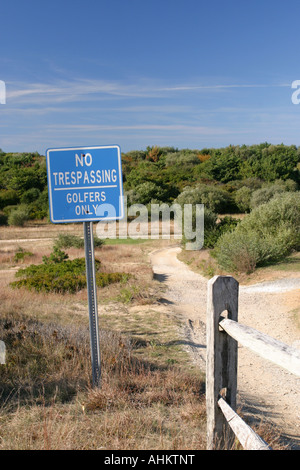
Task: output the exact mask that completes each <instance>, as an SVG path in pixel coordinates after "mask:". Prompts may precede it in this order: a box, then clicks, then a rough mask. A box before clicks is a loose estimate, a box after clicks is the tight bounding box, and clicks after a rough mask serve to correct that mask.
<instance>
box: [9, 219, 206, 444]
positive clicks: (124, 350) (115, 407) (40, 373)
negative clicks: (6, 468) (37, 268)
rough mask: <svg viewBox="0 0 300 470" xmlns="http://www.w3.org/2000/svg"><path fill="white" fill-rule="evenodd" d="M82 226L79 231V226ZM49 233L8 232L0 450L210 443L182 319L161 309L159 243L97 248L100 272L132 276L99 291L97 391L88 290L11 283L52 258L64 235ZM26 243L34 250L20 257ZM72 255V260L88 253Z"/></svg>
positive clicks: (200, 381) (76, 251)
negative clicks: (154, 260)
mask: <svg viewBox="0 0 300 470" xmlns="http://www.w3.org/2000/svg"><path fill="white" fill-rule="evenodd" d="M55 228H56V227H55ZM75 228H76V231H77V229H80V230H78V232H77V233H76V231H75V233H76V234H77V235H81V234H80V231H81V230H82V227H75ZM51 229H52V227H51V226H50V229H49V230H46V227H44V226H42V227H41V231H42V238H43V237H44V239H43V240H39V241H38V242H36V241H35V242H32V241H30V239H31V238H34V237H33V230H30V231H28V228H24V229H14V228H9V229H6V230H5V234H3V233H2V240H4V239H9V240H11V241H10V242H8V243H7V242H1V244H0V249H1V252H0V262H1V268H2V269H0V300H1V315H0V338H1V340H3V341H4V342H5V344H6V349H7V354H6V365H4V366H0V382H1V391H0V449H2V450H5V449H124V450H125V449H133V450H134V449H204V448H205V404H204V395H203V379H202V377H200V376H199V375H195V373H194V370H193V368H192V367H190V365H189V363H188V361H187V355H186V353H184V351H183V350H182V346H181V338H180V335H179V328H178V327H179V324H178V320H177V319H170V318H168V317H167V316H166V314H164V312H163V311H159V309H156V307H155V305H156V301H157V298H158V297H160V286H159V284H158V282H157V281H155V280H154V279H153V273H152V269H151V266H150V264H149V259H148V254H149V251H150V250H151V249H153V245H152V244H151V243H152V242H149V243H148V242H146V243H143V244H136V245H114V246H110V245H107V246H104V247H101V248H100V249H97V250H96V253H95V254H96V257H97V258H99V259H100V260H101V263H102V267H103V270H105V271H106V272H113V271H126V272H129V273H131V274H133V275H134V278H133V279H132V280H131V281H130V282H128V283H127V284H126V285H111V286H108V287H107V288H103V289H99V290H98V303H99V321H100V326H101V328H100V349H101V362H102V382H101V389H96V390H95V389H93V388H92V387H91V383H90V382H91V365H90V346H89V331H88V314H87V294H86V291H85V290H83V291H80V292H78V293H77V294H66V295H60V294H39V293H35V292H29V291H26V290H25V289H20V290H18V291H15V290H12V289H11V288H10V287H9V282H11V281H12V280H13V279H14V273H15V271H16V269H18V268H19V267H24V266H26V265H28V264H31V263H35V264H37V263H40V262H41V261H42V257H43V256H45V255H47V256H48V255H49V254H50V252H51V251H52V246H53V239H52V240H49V239H48V238H50V237H49V235H50V233H51V235H52V234H53V235H55V236H56V235H57V232H56V233H55V234H54V232H53V231H52V230H51ZM72 233H74V231H73V232H72ZM35 235H36V234H35ZM46 235H48V236H47V237H46ZM51 235H50V236H51ZM15 238H19V239H18V240H16V241H13V240H15ZM24 240H26V241H24ZM19 247H22V249H24V250H28V251H31V252H32V253H33V256H32V257H30V258H24V260H22V261H21V262H15V261H14V255H15V253H16V252H17V251H18V249H19ZM66 251H67V252H68V254H69V256H70V258H71V259H72V258H76V257H82V256H84V252H83V250H80V249H75V248H71V249H68V250H66ZM158 325H159V327H158ZM183 366H184V368H185V370H184V369H183V368H182V367H183Z"/></svg>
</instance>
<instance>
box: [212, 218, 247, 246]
mask: <svg viewBox="0 0 300 470" xmlns="http://www.w3.org/2000/svg"><path fill="white" fill-rule="evenodd" d="M239 222H240V220H239V219H234V218H233V217H229V216H226V217H224V218H223V219H221V221H220V222H219V223H215V224H214V226H211V227H209V228H208V230H206V231H204V248H214V246H215V245H216V243H217V241H218V239H219V238H220V237H221V236H222V235H223V234H224V233H226V232H232V231H233V230H234V229H235V227H236V226H237V225H238V223H239Z"/></svg>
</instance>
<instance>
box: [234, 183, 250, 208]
mask: <svg viewBox="0 0 300 470" xmlns="http://www.w3.org/2000/svg"><path fill="white" fill-rule="evenodd" d="M251 196H252V191H251V189H250V188H248V187H247V186H243V187H242V188H240V189H238V190H237V191H236V193H235V197H234V199H235V203H236V205H237V208H238V209H239V210H240V211H241V212H250V209H251Z"/></svg>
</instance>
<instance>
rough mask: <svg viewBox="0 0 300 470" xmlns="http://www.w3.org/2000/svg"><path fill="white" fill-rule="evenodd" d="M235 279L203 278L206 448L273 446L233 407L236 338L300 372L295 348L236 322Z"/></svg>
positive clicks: (299, 360) (299, 358) (264, 356)
mask: <svg viewBox="0 0 300 470" xmlns="http://www.w3.org/2000/svg"><path fill="white" fill-rule="evenodd" d="M238 293H239V284H238V282H237V281H236V280H235V279H234V278H233V277H231V276H215V277H213V278H212V279H210V281H209V282H208V299H207V300H208V304H207V361H206V407H207V449H208V450H213V449H230V448H232V445H233V444H234V442H235V440H236V438H238V440H239V442H240V443H241V445H242V447H243V448H244V449H245V450H272V449H271V447H270V446H269V445H268V444H267V443H266V442H265V441H264V440H263V439H261V437H259V436H258V435H257V434H256V433H255V432H254V431H253V430H252V429H251V427H249V426H248V425H247V424H246V423H245V422H244V421H243V420H242V419H241V418H240V417H239V416H238V414H237V413H236V394H237V360H238V354H237V353H238V343H240V344H241V345H242V346H245V347H247V348H248V349H250V350H251V351H253V352H254V353H256V354H258V355H259V356H261V357H263V358H264V359H266V360H269V361H271V362H273V363H275V364H276V365H278V366H280V367H283V368H284V369H286V370H288V371H289V372H291V373H293V374H295V375H297V376H300V351H299V350H298V349H296V348H293V347H290V346H288V345H286V344H284V343H282V342H280V341H277V340H275V339H274V338H271V337H270V336H268V335H266V334H264V333H261V332H259V331H257V330H255V329H253V328H250V327H248V326H244V325H242V324H240V323H238Z"/></svg>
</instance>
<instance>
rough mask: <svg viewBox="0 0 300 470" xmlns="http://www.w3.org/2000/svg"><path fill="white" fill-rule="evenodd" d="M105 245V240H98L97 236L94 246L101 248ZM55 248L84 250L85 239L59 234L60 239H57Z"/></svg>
mask: <svg viewBox="0 0 300 470" xmlns="http://www.w3.org/2000/svg"><path fill="white" fill-rule="evenodd" d="M103 244H104V240H101V238H98V237H97V236H95V237H94V246H95V247H97V248H99V247H101V246H102V245H103ZM54 246H55V247H57V248H71V247H74V248H83V247H84V239H83V238H80V237H77V236H76V235H70V234H59V235H58V237H57V238H56V239H55V242H54Z"/></svg>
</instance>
